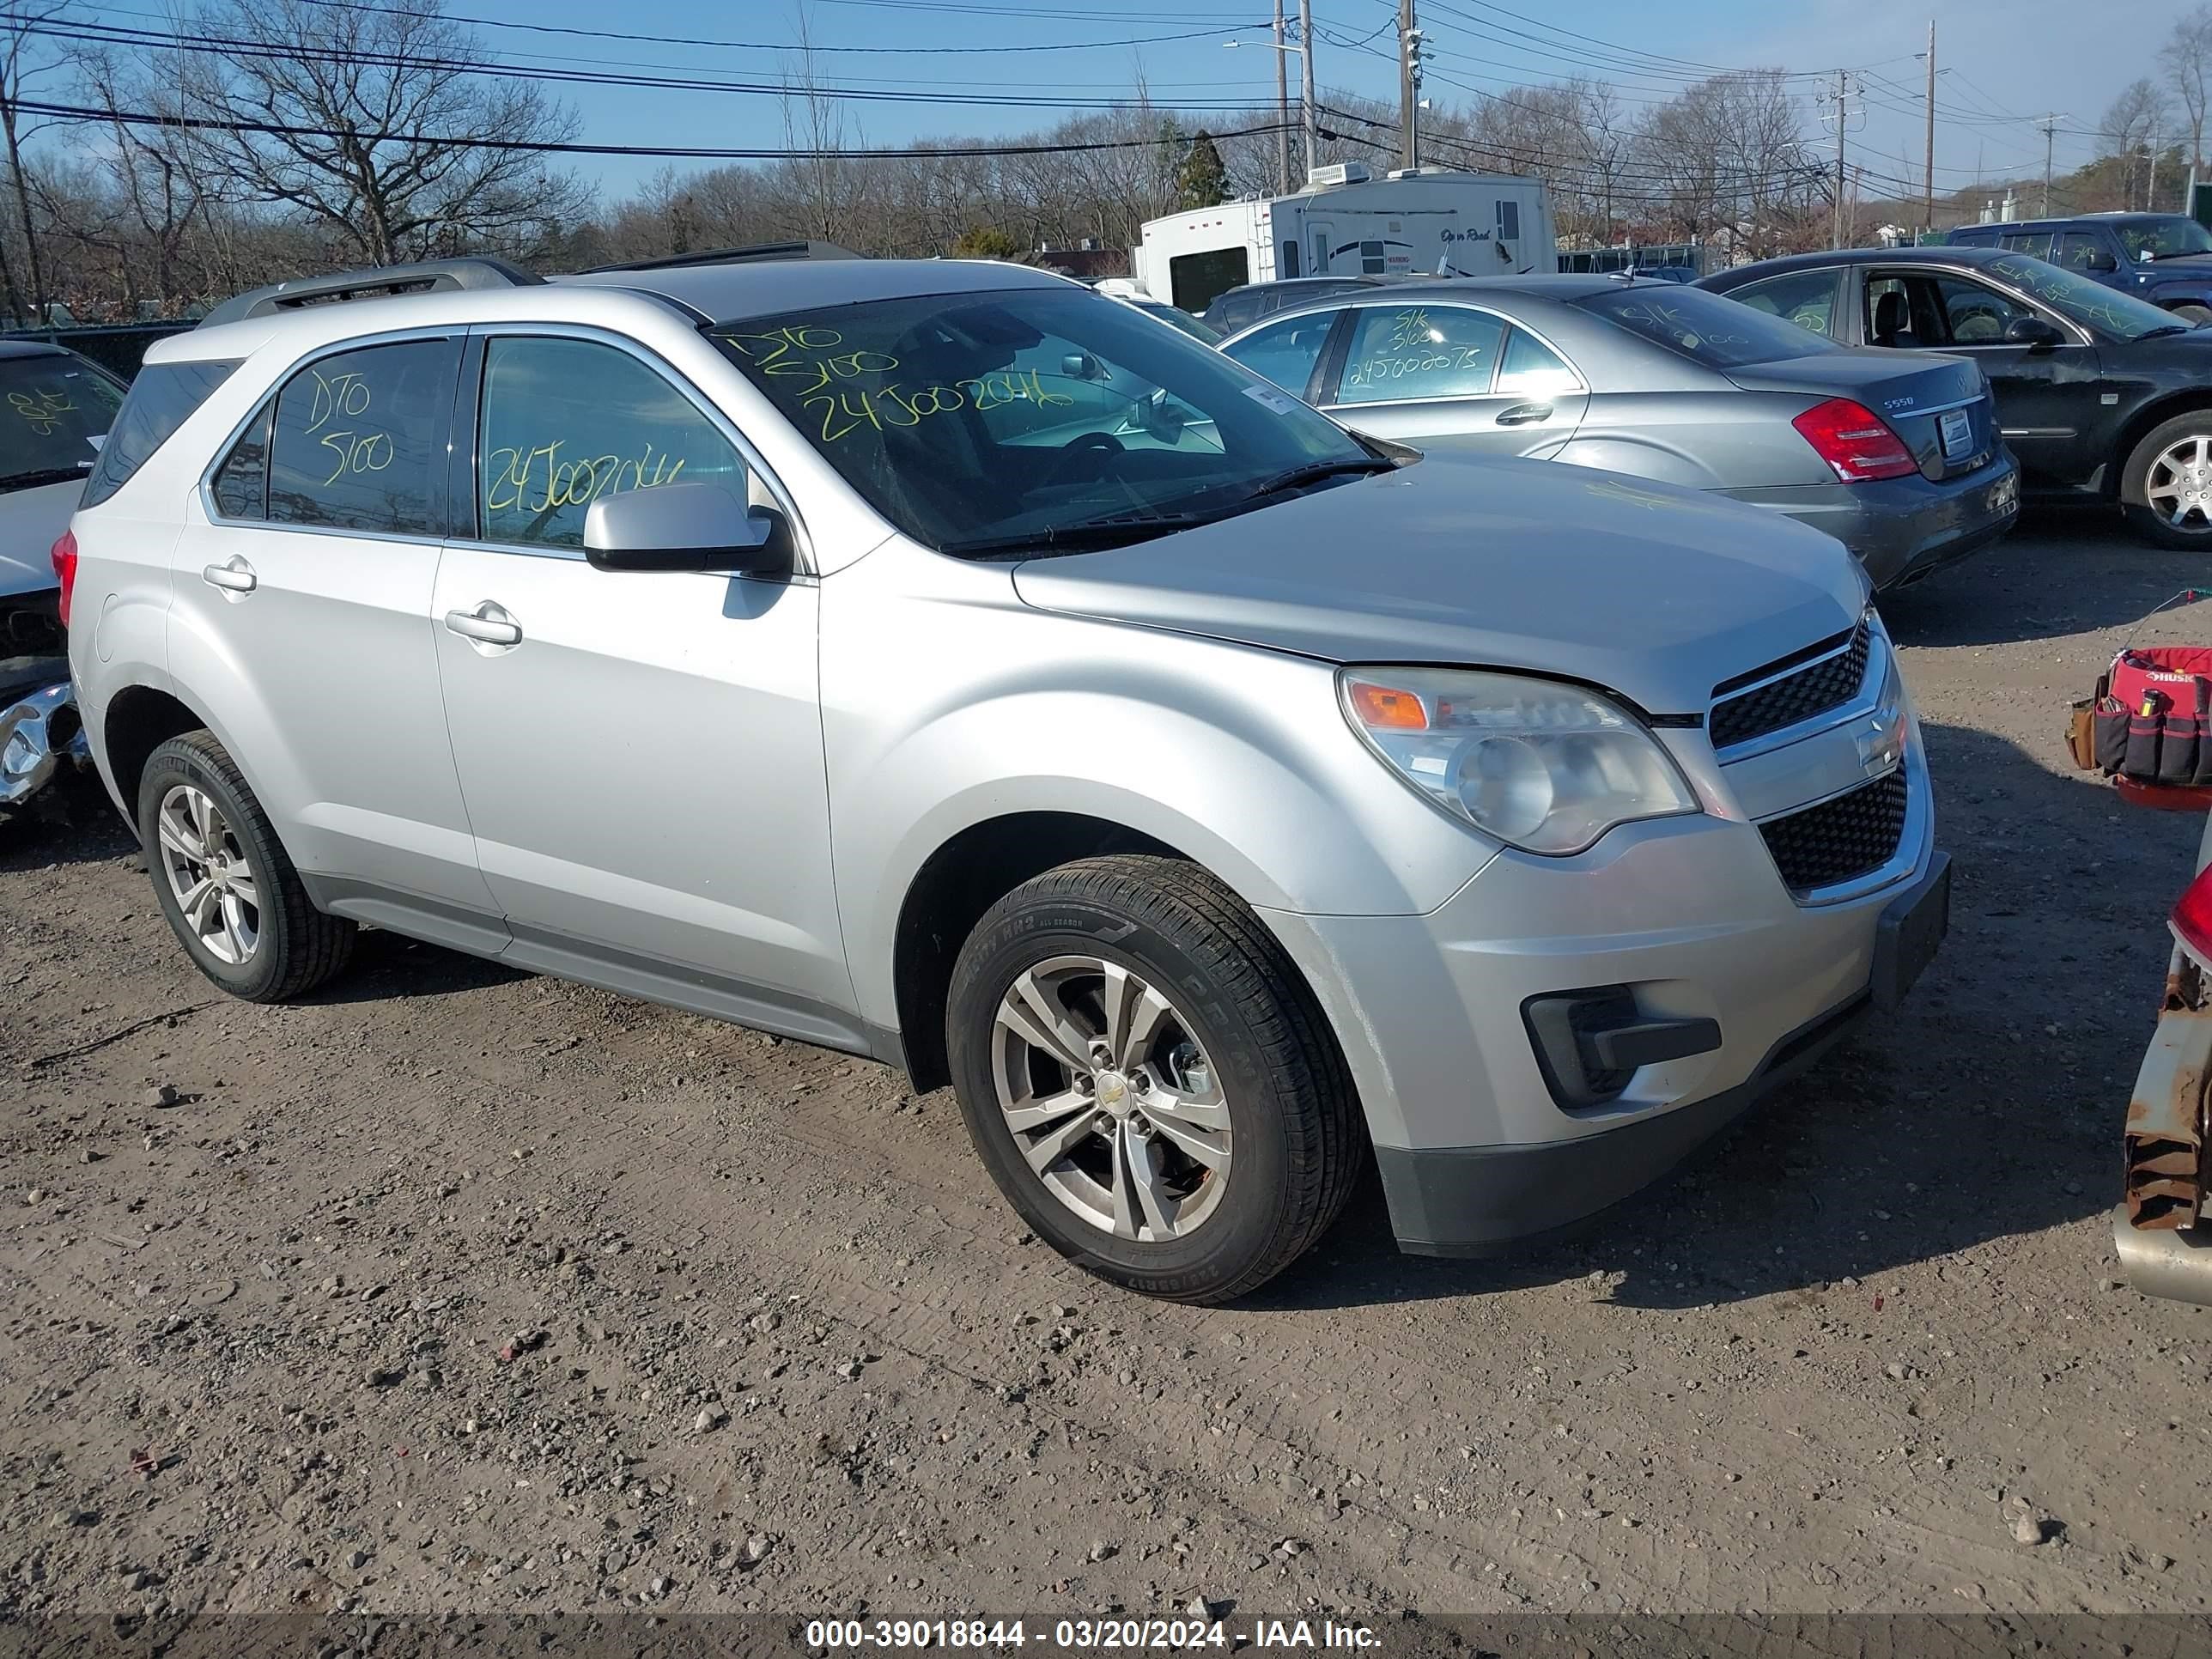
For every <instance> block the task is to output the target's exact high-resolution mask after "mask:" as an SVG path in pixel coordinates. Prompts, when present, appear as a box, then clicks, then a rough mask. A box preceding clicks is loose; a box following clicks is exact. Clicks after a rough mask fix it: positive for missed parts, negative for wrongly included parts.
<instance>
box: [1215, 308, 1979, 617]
mask: <svg viewBox="0 0 2212 1659" xmlns="http://www.w3.org/2000/svg"><path fill="white" fill-rule="evenodd" d="M1221 349H1223V350H1224V351H1225V352H1227V353H1228V354H1229V355H1230V356H1232V357H1234V358H1236V359H1237V361H1238V362H1241V363H1243V364H1244V365H1245V366H1246V367H1247V368H1251V369H1254V370H1255V371H1256V372H1258V373H1259V374H1264V375H1266V376H1267V378H1268V379H1269V380H1273V381H1274V382H1275V384H1276V385H1278V386H1282V387H1284V388H1285V390H1286V391H1290V392H1295V393H1297V395H1298V396H1299V397H1301V398H1304V399H1305V400H1306V401H1307V402H1308V403H1310V404H1314V405H1316V407H1317V408H1321V409H1324V410H1327V411H1328V413H1329V414H1331V415H1333V416H1335V417H1336V419H1337V420H1339V421H1340V422H1343V423H1344V424H1345V425H1346V426H1349V427H1352V428H1355V429H1356V430H1358V431H1361V432H1364V433H1366V434H1368V435H1370V436H1373V437H1376V438H1383V439H1389V440H1391V441H1395V442H1400V443H1406V444H1412V445H1415V446H1418V447H1422V448H1431V449H1443V448H1450V449H1457V450H1462V451H1474V452H1478V453H1494V454H1499V455H1520V456H1526V457H1528V458H1531V459H1540V460H1559V461H1567V462H1571V463H1573V464H1574V465H1579V466H1590V467H1600V468H1603V469H1604V470H1606V471H1611V472H1619V473H1626V474H1628V475H1630V476H1632V477H1642V478H1651V479H1656V480H1659V481H1661V482H1663V483H1674V484H1683V485H1687V486H1689V487H1690V488H1692V489H1711V490H1714V491H1717V492H1718V493H1720V494H1722V495H1729V496H1733V497H1734V498H1735V499H1736V500H1737V501H1749V502H1752V503H1753V504H1755V505H1758V506H1761V507H1772V508H1773V509H1775V510H1776V511H1777V512H1780V513H1787V514H1789V515H1790V517H1791V518H1794V519H1799V520H1803V521H1804V522H1806V523H1808V524H1810V525H1813V526H1816V527H1818V528H1820V529H1821V530H1825V531H1826V532H1828V533H1829V534H1830V535H1832V536H1834V537H1836V538H1838V540H1840V541H1841V542H1843V543H1844V545H1845V546H1847V547H1849V548H1850V550H1851V551H1852V552H1853V553H1855V554H1857V556H1858V557H1859V560H1860V562H1862V563H1863V565H1864V566H1865V567H1866V569H1867V574H1869V577H1871V578H1872V579H1873V580H1874V582H1875V586H1877V587H1897V586H1902V585H1904V584H1905V583H1907V582H1913V581H1917V580H1920V579H1921V578H1922V577H1923V576H1925V575H1927V574H1929V573H1930V572H1931V571H1933V570H1936V568H1939V567H1941V566H1943V565H1946V564H1948V563H1950V562H1953V561H1954V560H1957V559H1960V558H1963V557H1965V556H1966V555H1967V554H1969V553H1972V552H1973V551H1975V550H1977V549H1978V548H1982V547H1985V546H1987V545H1988V544H1990V543H1991V542H1993V541H1995V540H1996V538H1998V537H2000V536H2002V535H2003V534H2004V532H2006V531H2007V530H2008V529H2010V528H2011V527H2012V525H2013V521H2014V520H2015V519H2016V518H2017V517H2018V516H2019V510H2020V507H2019V502H2020V475H2019V471H2018V468H2017V466H2016V465H2015V462H2014V459H2013V457H2012V454H2011V452H2010V451H2009V450H2008V449H2007V448H2006V447H2005V445H2004V442H2003V441H2002V438H2001V437H2000V436H1999V435H1998V432H1997V428H1996V422H1995V420H1994V418H1993V417H1992V414H1991V409H1990V389H1989V382H1988V380H1986V379H1985V378H1984V375H1983V373H1982V371H1981V369H1980V368H1979V367H1978V365H1976V364H1974V363H1972V362H1967V361H1965V360H1964V359H1961V358H1958V357H1947V356H1936V355H1935V354H1932V353H1925V352H1914V353H1909V354H1907V353H1899V352H1896V351H1874V350H1863V349H1850V348H1846V347H1843V346H1838V345H1836V344H1834V343H1832V342H1828V341H1824V340H1816V339H1813V338H1812V337H1809V336H1808V335H1807V333H1806V332H1805V331H1804V330H1802V329H1801V328H1798V327H1796V325H1793V324H1790V323H1788V322H1785V321H1784V320H1782V319H1780V318H1777V317H1771V316H1767V315H1765V314H1763V313H1759V312H1756V311H1753V310H1752V309H1751V308H1750V307H1746V306H1740V305H1737V304H1735V303H1734V302H1733V301H1727V300H1723V299H1721V298H1719V297H1718V296H1717V295H1709V294H1706V293H1705V292H1703V291H1701V290H1699V289H1691V288H1685V287H1682V286H1680V284H1677V283H1659V282H1651V281H1644V280H1632V279H1627V278H1623V277H1620V276H1520V277H1510V276H1508V277H1480V278H1462V279H1458V280H1447V281H1437V282H1430V283H1398V284H1394V285H1393V286H1391V287H1389V288H1388V289H1379V290H1376V291H1375V292H1373V293H1371V294H1347V295H1334V296H1332V297H1330V298H1328V299H1325V300H1321V301H1314V302H1312V303H1310V304H1309V305H1306V306H1304V307H1299V308H1297V309H1296V310H1293V311H1287V312H1283V313H1278V314H1277V315H1275V316H1273V317H1271V318H1269V319H1267V321H1265V322H1263V323H1261V324H1259V325H1256V326H1255V327H1253V328H1250V329H1248V330H1246V331H1244V332H1243V333H1241V334H1237V335H1235V336H1232V337H1231V338H1230V339H1228V340H1226V341H1225V342H1224V343H1223V344H1222V348H1221Z"/></svg>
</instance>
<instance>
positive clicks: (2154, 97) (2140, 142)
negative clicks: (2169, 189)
mask: <svg viewBox="0 0 2212 1659" xmlns="http://www.w3.org/2000/svg"><path fill="white" fill-rule="evenodd" d="M2172 119H2173V116H2172V111H2171V110H2170V109H2169V108H2168V106H2167V105H2166V94H2165V93H2164V92H2162V91H2160V89H2159V88H2158V86H2157V85H2156V83H2154V82H2152V81H2151V80H2150V79H2148V77H2145V78H2143V79H2142V80H2139V81H2136V82H2132V83H2131V84H2130V85H2129V86H2128V87H2127V88H2125V89H2124V90H2123V91H2122V92H2121V94H2120V95H2119V96H2118V97H2117V98H2115V99H2114V100H2112V103H2111V104H2110V105H2109V106H2107V107H2106V111H2105V118H2104V119H2103V120H2102V121H2100V122H2099V123H2098V124H2097V153H2098V154H2099V155H2100V156H2110V157H2112V159H2114V160H2115V161H2118V162H2119V164H2120V166H2119V174H2120V179H2119V184H2120V205H2121V206H2122V207H2132V206H2133V205H2134V204H2135V199H2136V180H2137V179H2139V178H2142V177H2144V176H2146V175H2147V174H2148V172H2149V168H2150V158H2151V152H2152V150H2153V149H2154V147H2155V145H2156V143H2157V139H2158V135H2159V130H2160V128H2161V127H2162V126H2168V125H2171V124H2172Z"/></svg>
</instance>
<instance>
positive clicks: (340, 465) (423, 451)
mask: <svg viewBox="0 0 2212 1659" xmlns="http://www.w3.org/2000/svg"><path fill="white" fill-rule="evenodd" d="M459 358H460V345H459V342H458V341H454V340H404V341H400V342H398V343H395V344H392V345H372V346H362V347H361V348H359V349H356V350H352V351H341V352H338V353H337V354H336V355H334V356H329V357H324V358H320V359H319V360H317V361H316V362H312V363H310V364H308V365H307V367H306V368H303V369H301V370H300V371H299V372H298V373H297V374H294V375H293V376H292V378H291V379H290V380H287V381H285V383H284V389H283V391H282V392H278V393H277V394H276V420H275V423H274V430H273V432H272V433H271V435H270V442H269V500H268V517H269V521H270V523H272V524H297V525H313V526H321V527H323V528H325V529H330V530H353V531H359V532H362V534H364V535H372V536H374V535H385V536H442V535H443V534H445V531H446V428H447V422H448V420H449V418H450V416H451V414H452V410H453V376H454V374H455V372H456V369H457V368H458V366H459Z"/></svg>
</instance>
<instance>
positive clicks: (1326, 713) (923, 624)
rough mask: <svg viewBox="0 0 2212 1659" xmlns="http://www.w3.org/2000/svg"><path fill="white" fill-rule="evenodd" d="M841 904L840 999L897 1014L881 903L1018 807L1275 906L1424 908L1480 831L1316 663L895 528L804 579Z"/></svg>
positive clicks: (1446, 887)
mask: <svg viewBox="0 0 2212 1659" xmlns="http://www.w3.org/2000/svg"><path fill="white" fill-rule="evenodd" d="M822 641H823V643H822V664H823V665H822V687H823V740H824V743H825V744H826V746H827V750H828V763H829V798H830V812H831V822H832V823H833V825H834V826H835V827H834V829H833V831H832V835H833V838H834V841H835V854H836V870H837V885H838V901H839V913H840V918H841V921H842V925H843V927H844V931H845V937H846V941H847V947H848V958H849V960H850V963H851V966H852V972H853V979H854V987H855V988H856V990H857V992H858V994H859V998H860V1010H861V1012H862V1013H863V1014H864V1015H865V1016H866V1018H869V1019H871V1020H872V1021H874V1022H876V1023H878V1024H886V1025H890V1024H896V1016H895V1013H894V1012H893V1010H894V1007H895V1000H894V995H893V990H892V957H893V946H894V940H895V939H896V931H897V923H898V917H899V912H900V909H901V907H902V905H903V903H904V902H905V899H906V896H907V893H908V890H909V889H910V888H911V887H912V885H913V884H914V881H915V877H916V875H917V874H918V873H919V872H920V871H921V868H922V866H923V865H924V864H925V863H927V860H929V858H930V856H931V855H932V854H933V853H935V852H936V851H937V850H938V849H939V848H941V847H943V846H944V845H945V843H946V842H950V841H951V840H952V839H953V837H955V836H957V835H959V834H960V833H961V832H962V831H963V830H965V829H970V828H973V827H974V826H975V825H977V824H980V823H987V822H989V821H990V820H993V819H995V818H1002V817H1011V816H1013V815H1016V814H1021V813H1030V812H1060V813H1075V814H1081V815H1084V816H1086V817H1093V818H1097V819H1101V820H1103V821H1105V822H1108V823H1115V824H1118V825H1122V826H1125V827H1127V828H1128V829H1133V830H1135V831H1138V832H1139V833H1140V834H1142V835H1145V836H1149V837H1151V838H1152V839H1153V840H1156V841H1159V842H1165V843H1166V844H1167V845H1169V846H1171V847H1173V848H1176V850H1178V851H1179V852H1182V853H1183V854H1186V855H1188V857H1190V858H1192V859H1194V860H1197V861H1198V862H1199V863H1200V864H1203V865H1204V866H1206V868H1207V869H1209V870H1211V871H1212V872H1213V873H1214V874H1215V875H1217V876H1218V877H1219V878H1221V879H1222V880H1223V881H1225V882H1226V883H1227V884H1229V886H1230V887H1231V888H1232V889H1233V890H1235V891H1236V892H1237V894H1238V895H1239V896H1241V897H1243V899H1244V900H1245V901H1246V902H1248V903H1249V904H1252V905H1254V906H1255V907H1261V908H1268V909H1274V910H1286V911H1299V912H1306V913H1328V914H1339V915H1407V914H1418V913H1420V912H1424V911H1426V910H1430V909H1433V908H1435V907H1436V906H1437V905H1439V904H1441V903H1443V902H1444V900H1446V899H1447V898H1449V896H1451V895H1452V894H1453V893H1454V892H1455V891H1456V890H1458V889H1459V888H1461V887H1462V886H1463V885H1465V884H1466V883H1467V881H1468V879H1469V878H1471V877H1472V876H1473V875H1474V873H1475V872H1476V871H1478V870H1480V868H1481V867H1482V866H1483V865H1484V864H1486V863H1487V862H1488V860H1490V858H1491V857H1492V856H1493V854H1494V848H1493V847H1492V845H1491V844H1490V843H1489V842H1486V841H1484V840H1483V839H1482V838H1481V837H1480V836H1478V835H1476V834H1475V833H1474V831H1473V830H1472V829H1468V828H1466V827H1464V826H1462V825H1460V824H1457V823H1454V822H1453V821H1451V820H1450V819H1449V818H1447V817H1445V816H1444V815H1443V813H1441V812H1439V811H1436V810H1435V809H1434V808H1432V807H1431V806H1429V805H1426V804H1425V803H1424V802H1422V801H1421V800H1419V799H1418V798H1416V797H1415V795H1414V794H1413V792H1412V791H1411V790H1410V789H1408V788H1407V787H1405V786H1404V785H1403V784H1402V783H1401V782H1400V781H1398V780H1397V779H1396V778H1395V777H1393V776H1391V775H1390V774H1389V772H1388V771H1387V770H1386V769H1384V767H1383V764H1382V763H1380V762H1378V761H1377V760H1376V759H1375V757H1373V756H1372V755H1371V754H1370V752H1369V751H1368V750H1367V749H1366V747H1365V745H1364V744H1362V743H1361V742H1360V741H1359V739H1358V738H1356V737H1355V736H1354V735H1353V734H1352V730H1351V728H1350V727H1349V726H1348V725H1347V724H1346V721H1345V719H1344V716H1343V714H1341V713H1340V710H1339V708H1338V707H1337V702H1336V682H1335V671H1334V665H1330V664H1328V663H1322V662H1316V661H1314V660H1311V659H1305V658H1300V657H1294V656H1291V655H1288V654H1286V653H1280V652H1273V651H1267V650H1261V649H1258V648H1256V647H1247V646H1237V645H1231V644H1227V643H1225V642H1222V641H1215V640H1210V639H1205V638H1200V637H1198V636H1194V635H1182V634H1171V633H1166V632H1163V631H1160V630H1158V629H1146V628H1139V627H1135V626H1133V625H1129V624H1125V623H1113V622H1104V621H1098V620H1094V619H1090V618H1085V617H1068V616H1061V615H1057V614H1054V613H1050V612H1046V611H1037V610H1034V609H1031V608H1030V607H1029V606H1027V605H1024V604H1023V603H1022V602H1021V601H1020V600H1019V599H1018V598H1016V597H1015V595H1014V592H1013V588H1012V580H1011V576H1010V574H1009V573H1008V571H1007V570H1006V568H1005V567H1003V566H975V565H963V564H961V563H959V562H956V561H953V560H949V559H945V558H941V557H939V556H937V555H934V554H930V553H927V552H924V551H923V550H920V549H915V548H912V547H911V546H910V545H908V544H893V545H892V546H890V547H887V548H886V549H884V550H880V551H878V553H876V554H874V555H872V556H870V557H869V558H867V559H866V560H863V561H861V562H860V563H859V564H858V565H855V566H854V567H853V568H851V569H849V570H848V571H846V572H844V573H841V574H839V575H838V576H836V577H835V578H831V579H827V580H824V582H823V626H822Z"/></svg>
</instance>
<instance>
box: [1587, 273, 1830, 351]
mask: <svg viewBox="0 0 2212 1659" xmlns="http://www.w3.org/2000/svg"><path fill="white" fill-rule="evenodd" d="M1574 303H1575V304H1576V305H1577V306H1580V307H1582V308H1583V310H1584V311H1589V312H1595V313H1596V314H1597V315H1599V316H1601V317H1602V318H1604V319H1606V321H1607V322H1609V323H1611V324H1613V325H1614V326H1616V327H1619V328H1625V329H1626V330H1627V331H1629V332H1630V333H1632V334H1640V335H1642V336H1643V337H1644V338H1645V339H1647V340H1651V341H1655V342H1656V343H1658V344H1660V345H1662V346H1665V347H1666V348H1667V349H1668V350H1669V351H1676V352H1680V354H1681V355H1682V356H1685V357H1687V358H1689V359H1690V360H1691V361H1692V362H1699V363H1703V364H1704V365H1705V367H1706V368H1741V367H1742V366H1743V365H1744V364H1746V363H1771V362H1779V361H1781V360H1782V359H1784V358H1785V357H1811V356H1817V355H1818V354H1819V353H1820V352H1823V351H1840V350H1841V349H1843V348H1842V347H1840V346H1838V345H1837V344H1836V343H1834V342H1833V341H1832V340H1824V339H1821V338H1820V337H1819V336H1818V335H1814V334H1809V333H1808V332H1807V331H1805V330H1803V329H1802V328H1800V327H1798V326H1797V325H1796V324H1795V323H1792V322H1789V321H1786V320H1784V319H1782V318H1780V317H1776V316H1772V315H1770V314H1769V313H1765V312H1763V311H1754V310H1753V309H1752V307H1749V306H1747V305H1743V304H1741V303H1739V302H1738V301H1735V300H1729V299H1724V298H1723V297H1722V296H1721V295H1717V294H1708V293H1706V292H1705V290H1704V289H1693V288H1684V287H1682V286H1681V285H1680V284H1679V283H1667V284H1666V285H1665V286H1664V287H1660V286H1658V285H1656V284H1652V283H1639V284H1635V285H1632V286H1629V287H1625V288H1619V289H1607V290H1606V291H1605V292H1602V293H1599V294H1590V295H1584V296H1583V298H1581V299H1579V300H1577V301H1574Z"/></svg>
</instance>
